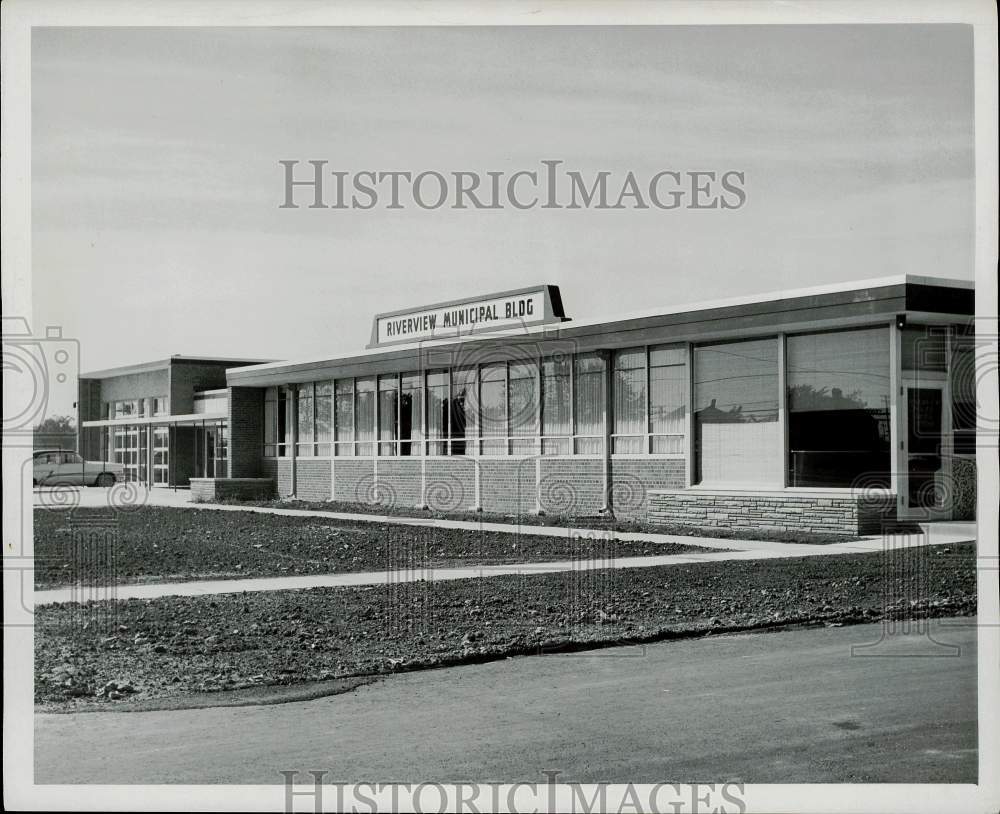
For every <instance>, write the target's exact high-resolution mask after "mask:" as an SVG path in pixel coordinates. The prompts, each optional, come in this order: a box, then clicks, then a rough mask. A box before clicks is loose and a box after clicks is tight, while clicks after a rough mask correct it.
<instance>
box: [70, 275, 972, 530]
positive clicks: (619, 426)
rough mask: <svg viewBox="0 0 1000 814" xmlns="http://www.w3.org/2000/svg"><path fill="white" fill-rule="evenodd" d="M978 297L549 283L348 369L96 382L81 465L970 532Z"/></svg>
mask: <svg viewBox="0 0 1000 814" xmlns="http://www.w3.org/2000/svg"><path fill="white" fill-rule="evenodd" d="M974 294H975V292H974V288H973V284H972V283H971V282H964V281H957V280H948V279H940V278H926V277H914V276H909V275H908V276H900V277H892V278H885V279H877V280H863V281H858V282H856V283H852V284H837V285H830V286H823V287H818V288H812V289H808V290H801V291H786V292H781V293H780V294H772V295H762V296H756V297H744V298H739V299H730V300H725V301H717V302H708V303H699V304H693V305H685V306H677V307H664V308H656V309H653V310H650V311H648V312H645V313H641V314H629V315H624V316H620V317H612V318H606V319H602V320H588V321H585V322H580V321H574V320H571V319H569V317H568V316H567V315H566V313H565V312H564V308H563V302H562V298H561V295H560V292H559V289H558V288H557V287H556V286H552V285H538V286H534V287H531V288H526V289H520V290H516V291H505V292H499V293H495V294H488V295H485V296H480V297H473V298H469V299H464V300H461V301H454V302H445V303H439V304H434V305H429V306H415V307H412V308H406V309H402V310H399V311H395V312H392V313H384V314H378V315H376V317H375V319H374V321H373V325H372V333H371V338H370V342H369V343H368V345H367V347H366V348H364V349H361V348H360V347H359V348H358V350H357V351H356V352H354V353H352V354H350V355H346V356H338V357H334V358H323V359H311V360H296V361H282V362H261V361H259V360H247V359H239V360H234V359H217V358H191V357H179V356H174V357H170V358H167V359H163V360H160V361H153V362H148V363H144V364H138V365H133V366H130V367H122V368H116V369H112V370H103V371H98V372H94V373H89V374H83V375H81V377H80V382H79V400H78V402H77V409H78V423H77V426H78V427H79V430H78V432H79V451H80V452H81V454H83V456H84V457H85V458H86V459H88V460H98V461H109V462H117V463H121V464H123V465H124V466H125V476H126V478H127V479H129V480H134V481H138V482H142V483H145V484H147V485H149V486H151V487H164V488H169V487H173V488H179V487H183V488H190V490H191V497H192V499H193V500H214V499H221V498H225V497H240V496H248V497H256V496H275V497H295V498H298V499H303V500H311V501H325V500H331V501H338V502H348V503H378V504H383V505H387V506H388V505H393V506H404V507H414V509H430V510H433V511H438V512H449V511H455V512H468V511H482V512H484V513H491V514H493V513H500V514H506V515H524V514H531V513H545V514H555V515H568V516H573V517H586V516H594V515H598V514H609V513H611V514H613V515H614V516H615V517H620V518H641V519H646V520H649V521H651V522H663V523H685V524H691V525H698V526H722V527H730V528H772V529H773V528H780V529H808V530H815V531H832V532H840V533H868V532H871V531H877V530H878V528H879V526H880V524H881V523H882V522H883V521H886V520H889V521H896V520H908V519H914V520H921V519H966V518H969V517H971V516H972V513H973V512H974V509H975V414H976V411H975V382H976V377H975V364H974V356H975V346H974V335H973V320H972V317H973V313H974ZM359 345H360V343H359Z"/></svg>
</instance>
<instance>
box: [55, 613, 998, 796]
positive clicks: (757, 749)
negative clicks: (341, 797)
mask: <svg viewBox="0 0 1000 814" xmlns="http://www.w3.org/2000/svg"><path fill="white" fill-rule="evenodd" d="M944 624H945V625H949V626H948V627H942V626H941V625H940V623H937V622H935V623H934V627H933V628H932V631H933V635H934V637H935V638H936V639H938V640H939V641H941V642H947V643H949V644H953V645H958V646H959V648H960V650H959V651H958V655H950V654H951V653H952V652H953V651H950V650H946V649H944V648H941V647H939V646H937V645H935V644H934V643H933V642H931V641H930V639H928V638H927V637H926V636H924V635H920V634H916V635H909V636H900V635H896V636H891V637H888V638H886V639H885V640H883V641H882V642H881V643H879V644H878V645H877V646H875V647H872V648H870V649H869V650H868V651H866V652H870V653H871V654H872V655H871V656H868V657H858V656H852V655H851V646H852V645H860V644H865V643H872V642H878V641H879V639H880V637H881V635H882V628H881V626H880V625H864V626H852V627H842V628H825V629H813V630H794V631H785V632H780V633H769V634H768V633H758V634H751V635H740V636H725V637H722V636H720V637H714V638H708V639H700V640H693V641H683V642H666V643H662V644H656V645H651V646H647V647H645V648H644V649H642V648H637V647H631V648H620V649H617V650H603V651H599V653H596V654H577V655H572V656H565V655H563V656H555V655H553V656H535V657H527V658H517V659H509V660H507V661H503V662H496V663H492V664H485V665H476V666H467V667H455V668H450V669H444V670H435V671H428V672H422V673H409V674H404V675H399V676H393V677H389V678H387V679H386V680H384V681H379V682H376V683H374V684H371V685H367V686H364V687H361V688H359V689H358V690H356V691H354V692H351V693H348V694H345V695H339V696H332V697H328V698H323V699H319V700H314V701H307V702H297V703H289V704H280V705H276V706H256V707H231V708H212V709H202V710H178V711H169V712H144V713H138V712H137V713H77V714H67V715H36V716H35V782H36V783H115V784H118V783H150V784H151V783H191V784H200V783H240V784H246V783H280V782H282V778H281V776H280V775H279V774H278V772H279V770H282V769H286V770H297V771H299V772H305V771H307V770H320V769H325V770H327V771H328V772H329V774H328V776H327V778H328V781H329V782H363V781H375V780H377V781H381V782H390V781H398V782H408V781H414V780H425V781H431V780H433V781H440V782H458V781H470V780H478V781H480V782H489V781H508V782H509V781H515V780H518V781H528V782H543V781H544V779H545V776H544V775H543V774H542V772H543V771H545V770H559V771H560V772H561V774H560V776H559V779H560V780H561V781H565V782H602V781H603V782H624V781H626V780H632V781H636V782H661V781H663V782H666V781H674V782H712V781H715V782H722V781H728V780H742V781H743V782H751V783H793V782H800V783H807V782H808V783H835V782H893V783H896V782H910V783H917V782H923V783H931V782H933V783H941V782H966V783H973V782H975V780H976V776H977V764H978V752H977V748H976V653H975V632H976V630H975V627H974V626H973V624H974V620H970V619H961V620H945V622H944ZM907 656H909V657H907ZM935 656H936V657H935Z"/></svg>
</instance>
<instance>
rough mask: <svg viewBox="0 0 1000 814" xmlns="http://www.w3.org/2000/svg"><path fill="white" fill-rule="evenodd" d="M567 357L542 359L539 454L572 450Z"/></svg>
mask: <svg viewBox="0 0 1000 814" xmlns="http://www.w3.org/2000/svg"><path fill="white" fill-rule="evenodd" d="M571 358H572V357H570V356H558V357H553V358H550V359H543V360H542V454H543V455H569V454H570V453H571V452H572V451H573V446H572V443H573V438H572V436H573V426H572V412H571V410H572V398H571V394H570V386H571V381H572V380H571V377H570V364H571V362H570V360H571Z"/></svg>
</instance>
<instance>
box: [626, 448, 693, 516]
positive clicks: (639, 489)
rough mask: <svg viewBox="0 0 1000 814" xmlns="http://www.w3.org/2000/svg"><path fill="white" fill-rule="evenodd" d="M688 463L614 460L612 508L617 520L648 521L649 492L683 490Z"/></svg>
mask: <svg viewBox="0 0 1000 814" xmlns="http://www.w3.org/2000/svg"><path fill="white" fill-rule="evenodd" d="M686 467H687V461H686V460H685V459H683V458H648V459H639V458H614V457H612V459H611V490H612V505H613V507H614V510H615V517H619V518H625V519H630V520H645V519H648V513H649V492H650V490H653V489H683V488H684V485H685V469H686Z"/></svg>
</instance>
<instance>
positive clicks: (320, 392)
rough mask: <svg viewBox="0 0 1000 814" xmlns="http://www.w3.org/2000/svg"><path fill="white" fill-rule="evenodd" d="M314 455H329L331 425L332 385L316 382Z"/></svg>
mask: <svg viewBox="0 0 1000 814" xmlns="http://www.w3.org/2000/svg"><path fill="white" fill-rule="evenodd" d="M315 399H316V409H315V413H316V433H315V435H316V454H317V455H322V456H324V457H325V456H328V455H329V454H330V429H331V427H332V426H333V424H332V418H333V416H332V408H333V383H332V382H316V395H315Z"/></svg>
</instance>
